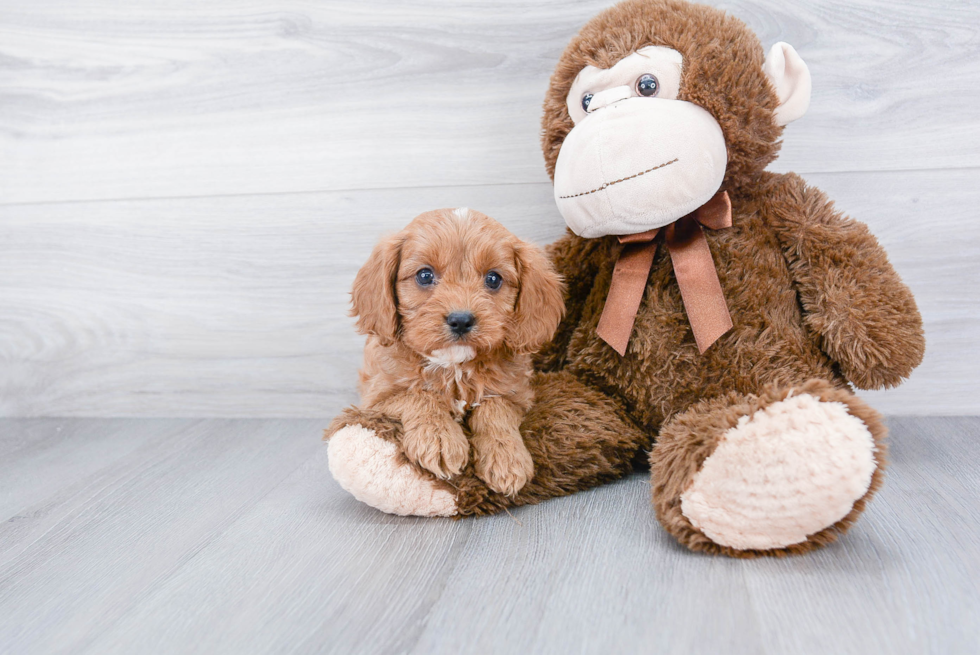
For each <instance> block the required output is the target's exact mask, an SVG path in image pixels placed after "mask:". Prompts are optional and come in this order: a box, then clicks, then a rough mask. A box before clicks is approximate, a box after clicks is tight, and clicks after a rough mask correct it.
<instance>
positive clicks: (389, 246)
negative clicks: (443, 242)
mask: <svg viewBox="0 0 980 655" xmlns="http://www.w3.org/2000/svg"><path fill="white" fill-rule="evenodd" d="M401 246H402V239H401V237H400V236H399V235H395V236H390V237H386V238H385V239H383V240H382V241H381V242H380V243H379V244H378V245H376V246H375V247H374V250H373V251H372V252H371V256H370V257H368V260H367V262H365V264H364V266H362V267H361V270H359V271H358V272H357V276H356V277H355V278H354V288H353V290H352V291H351V305H352V308H351V316H356V317H357V331H358V332H360V333H361V334H373V335H374V336H376V337H378V338H379V339H380V340H381V343H382V344H384V345H390V344H391V343H394V341H395V339H396V338H397V337H398V300H397V297H396V295H395V282H396V281H397V278H398V265H399V263H400V261H401Z"/></svg>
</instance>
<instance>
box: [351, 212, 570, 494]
mask: <svg viewBox="0 0 980 655" xmlns="http://www.w3.org/2000/svg"><path fill="white" fill-rule="evenodd" d="M562 293H563V289H562V283H561V280H560V278H559V277H558V275H557V274H556V273H555V271H554V269H553V268H552V267H551V263H550V262H549V261H548V259H547V258H546V257H545V255H544V253H543V252H542V251H541V250H540V249H539V248H537V247H536V246H533V245H531V244H529V243H526V242H524V241H521V240H520V239H518V238H517V237H515V236H514V235H513V234H511V233H510V232H509V231H508V230H507V229H505V228H504V227H503V226H502V225H500V224H499V223H497V222H496V221H495V220H493V219H492V218H490V217H488V216H485V215H484V214H481V213H479V212H475V211H472V210H469V209H466V208H459V209H442V210H436V211H430V212H426V213H424V214H422V215H420V216H418V217H416V218H415V219H414V220H413V221H412V222H411V223H409V224H408V226H407V227H406V228H405V229H404V230H402V231H401V232H399V233H398V234H395V235H393V236H391V237H388V238H386V239H384V240H382V241H381V243H379V244H378V245H377V246H376V247H375V249H374V251H373V252H372V253H371V256H370V258H369V259H368V261H367V263H366V264H364V266H363V267H362V268H361V270H360V271H358V273H357V277H356V278H355V280H354V289H353V292H352V294H351V296H352V305H353V309H352V311H351V315H352V316H356V317H357V329H358V331H359V332H360V333H362V334H366V335H368V339H367V344H366V346H365V350H364V368H363V369H362V370H361V374H360V392H361V404H362V407H364V408H370V409H375V410H378V411H381V412H383V413H385V414H387V415H389V416H392V417H394V418H398V419H400V420H401V423H402V428H403V435H404V436H403V440H402V448H403V450H404V452H405V454H406V456H408V458H409V459H411V460H413V461H415V462H417V463H418V464H419V465H421V466H422V467H423V468H426V469H428V470H429V471H431V472H432V473H434V474H435V475H437V476H439V477H441V478H444V479H445V478H450V477H452V476H454V475H456V474H458V473H459V472H460V471H462V470H463V467H464V466H466V464H467V462H468V460H469V453H470V446H472V447H473V457H474V468H475V471H476V475H477V476H478V477H479V478H480V479H481V480H483V481H484V482H486V484H487V486H489V487H490V488H491V489H493V490H494V491H497V492H500V493H503V494H508V495H514V494H516V493H517V492H518V491H519V490H520V489H521V488H522V487H523V486H524V485H525V484H526V483H527V481H528V480H530V479H531V478H532V477H533V475H534V464H533V463H532V461H531V454H530V453H529V452H528V450H527V447H526V446H525V445H524V440H523V439H522V438H521V433H520V430H519V428H520V425H521V421H522V420H523V418H524V415H525V414H526V413H527V411H528V409H529V408H530V407H531V404H532V402H533V400H534V398H533V392H532V390H531V385H530V378H531V372H532V367H531V354H533V353H534V352H535V351H536V350H537V349H538V348H540V347H541V346H542V345H543V344H544V343H545V342H547V341H548V340H549V339H551V337H552V335H553V334H554V332H555V330H556V329H557V327H558V322H559V321H560V320H561V317H562V314H563V313H564V310H565V307H564V301H563V295H562ZM464 425H465V426H466V427H467V428H468V429H469V435H470V436H469V439H467V436H466V432H465V431H464Z"/></svg>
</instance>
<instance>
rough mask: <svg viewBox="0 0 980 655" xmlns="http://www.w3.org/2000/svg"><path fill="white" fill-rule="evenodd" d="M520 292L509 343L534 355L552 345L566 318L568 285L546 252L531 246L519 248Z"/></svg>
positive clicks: (517, 255) (518, 271)
mask: <svg viewBox="0 0 980 655" xmlns="http://www.w3.org/2000/svg"><path fill="white" fill-rule="evenodd" d="M514 250H515V254H516V258H517V274H518V277H519V278H520V282H519V283H520V289H519V290H518V292H517V293H518V295H517V304H516V306H515V307H514V315H513V319H512V324H511V329H510V331H509V332H510V333H509V335H508V336H507V343H508V344H510V346H511V348H513V349H514V350H516V351H518V352H534V351H536V350H538V349H539V348H540V347H541V346H543V345H544V344H545V343H547V342H548V340H549V339H551V337H552V336H554V334H555V330H557V329H558V323H559V322H560V321H561V318H562V316H564V315H565V299H564V285H563V284H562V281H561V277H559V275H558V274H557V273H556V272H555V269H554V267H552V265H551V262H550V261H548V258H547V257H546V256H545V254H544V252H542V251H541V249H540V248H537V247H536V246H532V245H531V244H529V243H524V242H523V241H521V242H519V243H518V244H517V245H516V246H515V249H514Z"/></svg>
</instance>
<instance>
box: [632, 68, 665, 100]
mask: <svg viewBox="0 0 980 655" xmlns="http://www.w3.org/2000/svg"><path fill="white" fill-rule="evenodd" d="M659 90H660V81H659V80H658V79H657V78H656V77H655V76H653V75H651V74H650V73H644V74H643V75H640V77H639V78H638V79H637V80H636V92H637V93H639V94H640V95H641V96H643V97H645V98H651V97H653V96H655V95H657V91H659Z"/></svg>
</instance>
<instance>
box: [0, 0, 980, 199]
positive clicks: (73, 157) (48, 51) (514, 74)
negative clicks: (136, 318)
mask: <svg viewBox="0 0 980 655" xmlns="http://www.w3.org/2000/svg"><path fill="white" fill-rule="evenodd" d="M608 4H610V3H609V2H606V1H605V0H588V1H578V2H567V1H566V0H546V1H538V2H527V1H526V0H504V1H500V2H494V3H490V4H488V3H485V2H476V1H475V0H465V1H463V2H460V1H458V0H442V1H439V0H414V1H412V2H402V1H401V0H370V1H367V2H352V1H350V0H347V1H342V0H335V1H332V2H317V3H314V2H308V1H303V0H285V1H279V2H274V3H273V2H267V1H264V0H249V1H247V2H220V3H208V4H207V5H206V6H204V5H202V4H201V3H199V2H195V1H193V0H169V1H168V2H166V3H159V2H143V3H132V2H118V1H111V0H88V1H86V2H83V3H78V2H66V1H64V0H60V1H59V0H36V1H34V2H30V3H23V2H16V1H15V0H8V1H7V2H4V3H3V4H2V14H0V61H2V62H3V64H2V69H0V89H2V91H0V93H2V95H0V107H2V108H3V109H2V113H0V152H2V153H3V155H2V158H0V201H2V202H6V203H13V202H50V201H63V200H82V199H105V198H112V199H116V198H145V197H173V196H203V195H214V194H240V193H255V192H262V193H282V192H297V191H327V190H345V189H365V188H389V187H419V186H443V185H449V184H451V185H473V184H488V183H528V182H544V181H545V180H546V177H545V174H544V167H543V165H542V160H541V155H540V153H539V151H538V130H539V120H540V115H541V110H540V106H541V101H542V98H543V95H544V90H545V87H546V85H547V81H548V77H549V75H550V74H551V71H552V69H553V68H554V65H555V62H556V61H557V58H558V55H559V54H560V53H561V51H562V49H563V48H564V46H565V44H566V43H567V41H568V40H569V38H570V37H571V36H572V35H573V34H574V33H575V32H576V31H577V30H578V29H579V28H580V27H581V26H582V25H583V24H584V23H585V22H586V21H587V20H588V19H589V18H590V17H591V16H593V15H594V14H595V13H597V12H598V11H599V10H600V9H602V8H604V7H605V6H607V5H608ZM716 4H720V5H721V6H723V7H724V8H725V9H727V10H729V11H730V12H731V13H733V14H735V15H737V16H739V17H740V18H742V19H743V20H745V21H746V22H747V23H748V24H749V25H750V26H751V27H752V28H753V29H755V30H756V31H757V32H758V34H759V36H760V38H761V40H762V41H763V42H764V43H765V44H767V45H771V44H772V43H774V42H776V41H779V40H785V41H789V42H792V43H793V44H794V45H795V46H796V47H797V48H798V50H799V52H800V53H801V54H802V56H803V57H804V58H805V59H806V60H807V61H808V63H809V65H810V68H811V70H812V72H813V79H814V81H815V82H814V98H813V103H812V105H811V110H810V113H809V115H808V116H807V117H806V118H805V119H804V120H803V121H801V122H799V123H798V124H796V125H793V126H792V127H790V129H789V130H788V131H787V136H786V146H785V152H784V154H783V157H782V159H781V160H780V163H779V166H780V168H781V169H783V170H796V171H798V172H800V173H812V172H833V171H853V170H862V171H866V170H881V169H886V170H906V169H918V168H951V167H974V166H978V165H980V148H978V146H980V124H978V121H977V111H976V108H977V107H978V106H980V48H978V47H977V45H978V43H980V27H978V25H980V5H977V3H975V2H970V1H969V0H960V1H958V2H947V3H943V4H942V5H936V4H935V3H921V2H917V1H915V0H903V1H901V2H884V1H882V0H862V1H861V2H857V3H855V2H844V1H841V0H818V1H814V0H805V1H804V0H796V1H794V2H785V1H784V0H751V1H750V0H744V1H738V2H724V3H716Z"/></svg>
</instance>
